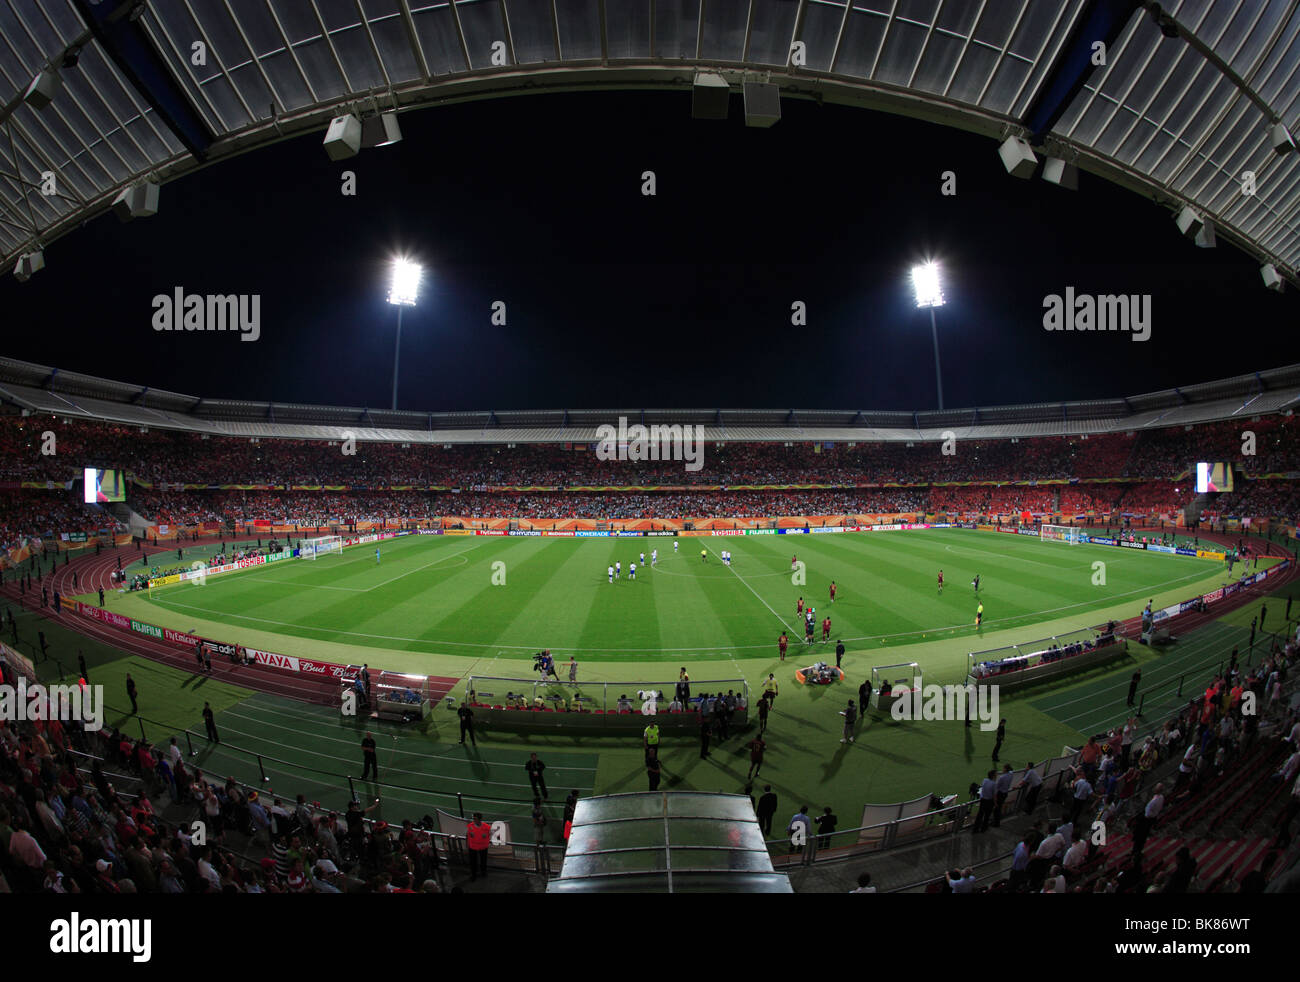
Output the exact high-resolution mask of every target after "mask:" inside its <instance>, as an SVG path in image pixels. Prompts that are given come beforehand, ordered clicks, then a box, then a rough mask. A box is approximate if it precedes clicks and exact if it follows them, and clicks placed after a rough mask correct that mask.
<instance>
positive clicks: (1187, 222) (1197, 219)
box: [1174, 205, 1205, 239]
mask: <svg viewBox="0 0 1300 982" xmlns="http://www.w3.org/2000/svg"><path fill="white" fill-rule="evenodd" d="M1174 221H1175V222H1176V223H1177V224H1178V231H1180V232H1182V233H1183V235H1185V236H1187V238H1189V239H1195V238H1196V237H1197V236H1198V235H1200V234H1201V229H1203V228H1204V227H1205V219H1204V218H1203V217H1202V216H1201V213H1200V212H1199V211H1197V210H1196V209H1195V208H1193V207H1192V206H1191V205H1184V206H1183V209H1182V211H1180V212H1179V213H1178V214H1177V215H1176V216H1175V217H1174Z"/></svg>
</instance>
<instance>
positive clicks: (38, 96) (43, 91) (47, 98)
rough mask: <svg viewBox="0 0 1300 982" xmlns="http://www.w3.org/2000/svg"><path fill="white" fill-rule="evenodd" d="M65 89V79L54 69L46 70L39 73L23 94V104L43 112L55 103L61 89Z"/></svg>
mask: <svg viewBox="0 0 1300 982" xmlns="http://www.w3.org/2000/svg"><path fill="white" fill-rule="evenodd" d="M61 88H63V79H62V78H61V77H60V76H59V73H58V72H56V71H54V70H53V69H50V68H46V69H44V70H43V71H40V72H37V73H36V76H35V77H34V78H33V79H32V81H31V84H29V85H28V86H27V91H25V92H24V93H23V102H25V103H27V105H29V106H31V107H32V108H33V109H36V110H41V109H44V108H45V107H46V106H48V105H49V104H50V103H51V102H53V101H54V97H55V96H56V95H58V92H59V89H61Z"/></svg>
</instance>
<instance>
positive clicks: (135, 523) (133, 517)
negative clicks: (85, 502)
mask: <svg viewBox="0 0 1300 982" xmlns="http://www.w3.org/2000/svg"><path fill="white" fill-rule="evenodd" d="M92 507H93V506H92ZM107 511H108V513H109V514H110V515H112V516H113V517H114V518H116V519H117V520H118V521H119V522H121V523H122V524H123V525H125V526H126V527H127V528H128V529H129V530H130V531H131V534H132V535H138V536H143V535H144V533H145V529H147V528H149V527H150V526H151V525H152V524H153V522H151V521H149V520H148V519H147V518H145V517H144V516H142V515H140V514H139V513H137V512H135V511H133V510H132V509H131V508H130V507H129V506H128V505H127V504H126V502H123V501H116V502H114V503H113V504H111V505H109V506H108V509H107Z"/></svg>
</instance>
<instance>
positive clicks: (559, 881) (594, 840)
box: [546, 791, 794, 893]
mask: <svg viewBox="0 0 1300 982" xmlns="http://www.w3.org/2000/svg"><path fill="white" fill-rule="evenodd" d="M546 892H547V893H793V892H794V890H793V889H792V888H791V886H790V879H789V877H788V876H786V874H785V873H778V872H776V870H775V869H773V866H772V857H771V856H770V855H769V853H768V851H767V845H766V843H764V841H763V833H762V831H761V830H760V829H759V826H758V819H757V818H756V817H755V815H754V806H753V804H752V802H751V801H750V800H749V798H748V797H746V796H745V795H739V794H707V793H705V792H700V791H668V792H662V791H655V792H646V793H642V794H609V795H599V796H597V797H594V798H583V799H581V800H580V801H579V802H578V807H577V809H576V810H575V811H574V815H573V830H572V832H571V833H570V836H569V845H568V848H567V849H566V850H565V853H564V865H563V867H562V868H561V871H560V875H559V876H558V877H557V878H556V879H553V880H551V881H550V882H549V883H547V885H546Z"/></svg>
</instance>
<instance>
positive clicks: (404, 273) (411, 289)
mask: <svg viewBox="0 0 1300 982" xmlns="http://www.w3.org/2000/svg"><path fill="white" fill-rule="evenodd" d="M421 273H423V270H422V269H421V268H420V265H419V263H413V262H411V261H410V260H409V259H395V260H393V270H392V279H391V280H390V281H389V287H388V302H389V303H391V304H396V305H398V306H399V307H414V306H415V301H416V298H417V297H418V296H419V293H420V275H421Z"/></svg>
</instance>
